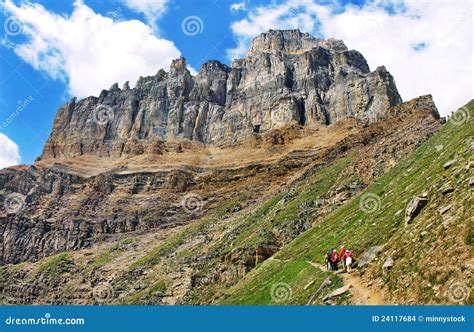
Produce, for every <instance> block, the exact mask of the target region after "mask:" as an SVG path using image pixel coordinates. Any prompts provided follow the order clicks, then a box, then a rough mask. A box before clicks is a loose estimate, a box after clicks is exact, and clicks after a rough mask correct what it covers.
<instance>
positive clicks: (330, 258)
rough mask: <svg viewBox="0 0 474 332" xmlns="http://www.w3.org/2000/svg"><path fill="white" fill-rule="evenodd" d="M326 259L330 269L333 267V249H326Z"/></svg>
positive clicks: (327, 266)
mask: <svg viewBox="0 0 474 332" xmlns="http://www.w3.org/2000/svg"><path fill="white" fill-rule="evenodd" d="M324 261H325V262H326V268H327V270H328V271H329V269H330V268H332V250H331V249H329V250H328V251H326V254H325V255H324Z"/></svg>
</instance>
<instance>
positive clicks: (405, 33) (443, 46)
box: [228, 0, 473, 115]
mask: <svg viewBox="0 0 474 332" xmlns="http://www.w3.org/2000/svg"><path fill="white" fill-rule="evenodd" d="M389 5H390V6H391V8H390V9H391V13H389V12H388V11H387V8H388V6H389ZM270 28H271V29H288V28H299V29H301V30H302V31H307V32H312V33H313V34H314V35H319V36H321V35H322V36H324V37H334V38H339V39H342V40H344V41H345V43H346V45H347V46H348V47H349V48H353V49H356V50H358V51H360V52H361V53H362V54H363V55H364V56H365V57H366V59H367V61H368V63H369V65H370V66H371V68H372V69H373V68H375V67H376V66H379V65H385V66H386V67H387V69H388V70H390V71H391V73H392V74H393V76H394V77H395V80H396V82H397V86H398V89H399V91H400V94H401V95H402V97H403V98H404V100H408V99H411V98H414V97H417V96H419V95H422V94H428V93H431V94H432V95H433V97H434V99H435V102H436V104H437V106H438V109H439V110H440V112H441V113H442V114H443V115H446V114H448V113H450V112H451V111H452V110H454V109H455V108H457V107H459V106H461V105H463V104H464V103H466V102H467V101H469V100H470V99H471V98H472V96H473V82H472V80H473V63H472V46H473V45H472V40H473V35H472V2H470V1H469V0H455V1H449V0H438V1H427V2H424V1H418V0H405V1H392V2H387V1H374V2H371V3H369V4H367V5H365V6H364V7H354V6H348V7H345V8H339V10H338V11H336V12H335V11H334V8H333V7H328V6H324V5H320V4H318V3H316V2H315V1H313V0H293V1H291V2H287V3H282V4H279V5H275V4H273V5H269V6H266V7H258V8H254V9H253V10H250V12H249V14H248V17H247V18H245V19H243V20H241V21H238V22H235V23H233V24H232V30H233V33H234V35H235V36H236V38H237V42H238V46H237V47H236V48H235V49H231V50H228V55H229V57H231V58H234V57H241V56H242V55H243V54H244V52H245V50H246V49H247V48H248V46H249V42H250V40H251V38H252V37H254V36H255V35H257V34H259V33H261V32H263V31H266V30H268V29H270ZM417 45H418V46H420V45H422V47H416V46H417ZM423 46H424V47H423ZM416 48H418V50H416Z"/></svg>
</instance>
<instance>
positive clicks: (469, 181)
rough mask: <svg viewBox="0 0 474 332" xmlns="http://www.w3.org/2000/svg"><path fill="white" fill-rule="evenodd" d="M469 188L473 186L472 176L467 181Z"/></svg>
mask: <svg viewBox="0 0 474 332" xmlns="http://www.w3.org/2000/svg"><path fill="white" fill-rule="evenodd" d="M468 183H469V185H470V186H474V176H471V177H470V178H469V180H468Z"/></svg>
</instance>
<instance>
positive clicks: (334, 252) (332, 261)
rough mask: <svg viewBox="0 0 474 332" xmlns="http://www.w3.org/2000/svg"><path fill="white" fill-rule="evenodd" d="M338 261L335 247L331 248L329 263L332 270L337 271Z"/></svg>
mask: <svg viewBox="0 0 474 332" xmlns="http://www.w3.org/2000/svg"><path fill="white" fill-rule="evenodd" d="M338 262H339V254H338V252H337V250H336V249H332V257H331V263H332V264H331V265H332V270H333V271H337V263H338Z"/></svg>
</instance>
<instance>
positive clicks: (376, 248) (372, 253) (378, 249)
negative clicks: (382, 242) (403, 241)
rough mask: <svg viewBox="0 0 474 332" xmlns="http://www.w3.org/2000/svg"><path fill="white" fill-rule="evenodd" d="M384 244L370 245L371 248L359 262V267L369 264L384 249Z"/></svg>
mask: <svg viewBox="0 0 474 332" xmlns="http://www.w3.org/2000/svg"><path fill="white" fill-rule="evenodd" d="M382 249H383V246H373V247H370V248H369V250H367V251H366V252H365V253H364V255H362V257H361V259H360V261H359V263H358V264H357V266H358V267H364V266H367V265H369V263H371V262H372V261H373V260H374V259H375V257H377V255H378V254H379V253H380V252H381V251H382Z"/></svg>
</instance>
